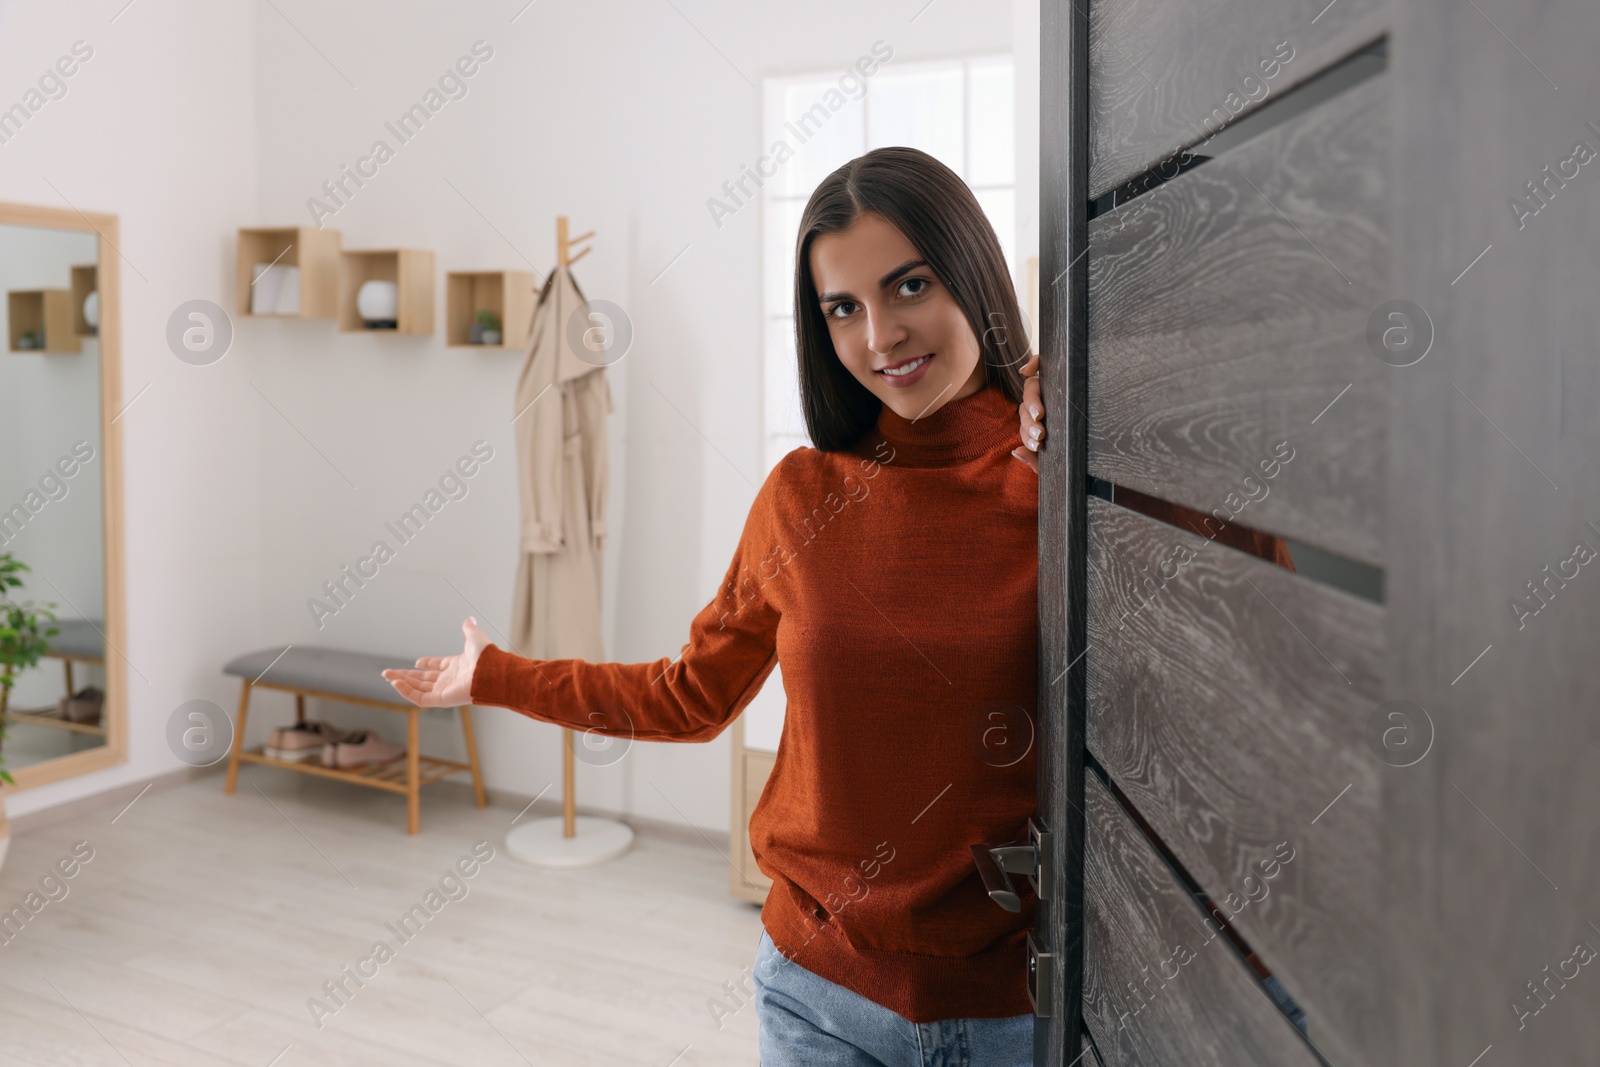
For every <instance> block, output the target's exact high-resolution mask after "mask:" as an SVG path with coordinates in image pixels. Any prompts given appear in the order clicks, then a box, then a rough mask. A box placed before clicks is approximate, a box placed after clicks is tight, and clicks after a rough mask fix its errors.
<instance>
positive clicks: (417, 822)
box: [406, 708, 422, 834]
mask: <svg viewBox="0 0 1600 1067" xmlns="http://www.w3.org/2000/svg"><path fill="white" fill-rule="evenodd" d="M421 711H422V709H421V708H411V709H410V710H409V711H408V712H407V714H406V824H407V831H406V832H407V833H412V834H414V833H417V832H418V831H419V830H420V829H421V823H422V785H421V784H420V779H421V778H422V770H421V766H422V764H421V760H422V753H421V751H420V745H421V731H420V730H419V729H418V721H417V716H418V714H420V713H421Z"/></svg>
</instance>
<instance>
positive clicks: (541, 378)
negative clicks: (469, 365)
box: [511, 265, 613, 661]
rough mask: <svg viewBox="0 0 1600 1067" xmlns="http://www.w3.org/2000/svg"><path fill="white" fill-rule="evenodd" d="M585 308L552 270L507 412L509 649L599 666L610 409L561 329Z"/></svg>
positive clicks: (599, 379) (567, 280)
mask: <svg viewBox="0 0 1600 1067" xmlns="http://www.w3.org/2000/svg"><path fill="white" fill-rule="evenodd" d="M583 300H584V297H583V293H582V292H581V291H580V290H579V289H578V285H577V283H576V282H575V281H574V280H573V278H572V273H571V271H569V270H568V269H567V268H566V267H564V266H559V265H558V266H557V267H556V269H555V270H554V271H553V272H552V273H551V275H550V277H549V278H548V279H546V281H545V285H544V289H543V291H542V292H541V293H540V295H539V304H538V307H537V308H536V309H535V311H534V317H533V328H532V346H531V348H530V350H529V352H528V360H527V362H526V363H525V364H524V365H523V368H522V377H521V378H520V379H519V380H518V382H517V397H516V406H515V408H514V409H513V412H512V413H513V416H514V418H515V426H516V431H517V472H518V485H519V489H520V495H521V505H522V521H521V538H520V545H519V548H518V552H517V577H516V586H515V590H514V596H513V604H512V616H511V643H512V650H513V651H515V652H516V653H517V654H518V655H521V656H526V657H528V658H530V659H566V658H577V659H586V660H590V661H604V660H605V659H606V655H605V646H604V641H603V639H602V637H601V632H600V604H601V596H600V593H601V571H602V549H603V548H604V544H605V535H606V524H605V514H606V492H607V486H608V480H609V457H608V454H607V444H606V416H607V415H608V414H610V413H611V412H612V410H613V408H612V403H611V386H610V382H609V381H608V379H607V377H606V372H605V368H604V367H602V366H599V365H598V364H597V362H595V361H596V360H597V356H596V355H595V354H594V353H592V352H589V351H587V350H583V349H582V348H581V345H582V339H581V335H579V336H578V337H577V338H576V341H577V344H578V345H579V346H580V347H579V348H574V347H573V344H574V340H575V338H574V336H573V331H571V330H569V328H568V324H569V322H570V320H571V318H572V316H573V313H574V312H575V311H576V309H577V308H578V306H579V305H580V304H582V303H583ZM580 326H581V324H580ZM580 351H582V353H583V354H582V355H580V354H579V353H580ZM585 357H587V359H586V358H585Z"/></svg>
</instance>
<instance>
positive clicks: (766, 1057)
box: [751, 929, 1034, 1067]
mask: <svg viewBox="0 0 1600 1067" xmlns="http://www.w3.org/2000/svg"><path fill="white" fill-rule="evenodd" d="M751 970H752V971H753V973H754V978H755V984H756V996H755V1003H756V1017H757V1018H758V1019H759V1020H760V1022H761V1026H760V1031H761V1067H792V1065H799V1067H1032V1065H1033V1019H1034V1017H1033V1015H1032V1013H1029V1014H1027V1015H1013V1016H1010V1017H1008V1018H1002V1019H941V1020H940V1021H938V1022H932V1023H914V1022H911V1021H909V1020H908V1019H906V1018H905V1017H904V1016H902V1015H900V1014H899V1013H898V1012H894V1011H890V1010H889V1009H888V1008H885V1007H884V1006H883V1005H881V1004H877V1003H875V1002H873V1001H871V1000H868V999H867V998H866V997H863V996H861V995H860V994H859V993H856V992H855V991H853V990H850V989H846V988H845V987H844V986H842V985H838V984H837V983H834V982H830V981H828V980H827V979H826V978H822V977H820V976H818V975H815V974H812V973H811V972H810V971H808V970H806V969H805V968H804V967H802V966H800V965H799V964H798V963H796V962H794V961H793V960H791V959H788V958H787V957H785V956H784V955H783V954H782V953H780V952H779V951H778V948H777V946H776V945H774V944H773V943H772V938H771V937H769V936H768V935H767V932H766V930H765V929H763V930H762V931H761V940H760V941H759V942H758V943H757V945H756V961H755V966H754V967H752V968H751Z"/></svg>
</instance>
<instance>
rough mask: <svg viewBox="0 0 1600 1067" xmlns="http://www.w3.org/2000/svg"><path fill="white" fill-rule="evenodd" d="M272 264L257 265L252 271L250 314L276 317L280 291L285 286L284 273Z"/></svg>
mask: <svg viewBox="0 0 1600 1067" xmlns="http://www.w3.org/2000/svg"><path fill="white" fill-rule="evenodd" d="M273 266H274V265H273V264H271V263H257V264H256V265H255V266H254V267H252V268H251V269H250V314H252V315H276V314H277V313H278V290H279V289H280V288H281V287H282V286H283V271H281V270H274V269H273Z"/></svg>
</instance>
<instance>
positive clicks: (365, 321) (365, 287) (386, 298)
mask: <svg viewBox="0 0 1600 1067" xmlns="http://www.w3.org/2000/svg"><path fill="white" fill-rule="evenodd" d="M356 312H357V314H359V315H360V316H361V325H363V326H365V327H366V328H367V329H369V330H393V329H396V328H398V327H399V325H400V294H399V291H398V290H396V289H395V285H394V282H390V281H384V280H383V279H381V278H369V279H367V280H366V281H364V282H362V283H361V288H360V290H359V291H357V293H356Z"/></svg>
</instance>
